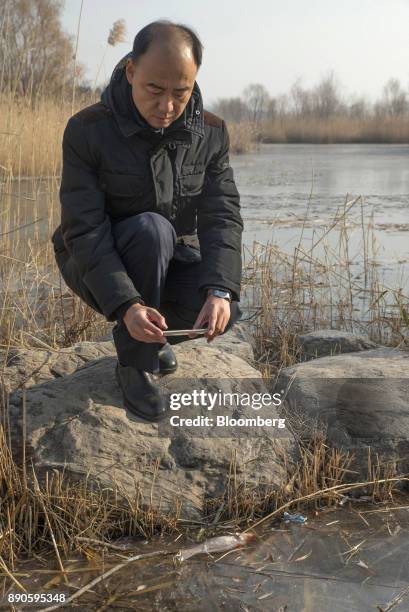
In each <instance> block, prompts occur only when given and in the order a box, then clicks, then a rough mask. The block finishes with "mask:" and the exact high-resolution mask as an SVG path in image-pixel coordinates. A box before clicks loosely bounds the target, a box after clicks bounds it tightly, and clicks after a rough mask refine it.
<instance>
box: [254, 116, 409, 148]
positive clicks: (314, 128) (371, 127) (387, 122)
mask: <svg viewBox="0 0 409 612" xmlns="http://www.w3.org/2000/svg"><path fill="white" fill-rule="evenodd" d="M258 138H259V139H260V140H261V141H262V142H270V143H280V142H281V143H286V142H287V143H316V144H328V143H348V142H349V143H395V144H402V143H408V142H409V117H385V118H382V119H377V118H373V117H369V118H366V119H353V118H350V117H333V118H331V119H329V120H323V119H302V118H292V117H284V118H282V119H279V120H276V121H273V122H264V123H263V124H262V125H261V126H260V129H259V135H258Z"/></svg>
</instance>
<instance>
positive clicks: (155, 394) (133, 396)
mask: <svg viewBox="0 0 409 612" xmlns="http://www.w3.org/2000/svg"><path fill="white" fill-rule="evenodd" d="M115 374H116V377H117V380H118V384H119V386H120V388H121V389H122V394H123V398H124V404H125V407H126V408H128V410H129V411H130V412H132V413H133V414H135V415H136V416H138V417H140V418H141V419H145V420H146V421H160V420H162V419H164V418H165V417H166V416H167V414H168V405H169V402H168V398H167V396H165V395H164V394H163V393H162V391H161V389H160V387H159V386H158V385H157V384H155V382H154V381H153V378H152V375H151V374H149V372H145V371H144V370H137V369H136V368H133V367H131V366H124V365H122V364H120V363H119V361H118V362H117V364H116V369H115Z"/></svg>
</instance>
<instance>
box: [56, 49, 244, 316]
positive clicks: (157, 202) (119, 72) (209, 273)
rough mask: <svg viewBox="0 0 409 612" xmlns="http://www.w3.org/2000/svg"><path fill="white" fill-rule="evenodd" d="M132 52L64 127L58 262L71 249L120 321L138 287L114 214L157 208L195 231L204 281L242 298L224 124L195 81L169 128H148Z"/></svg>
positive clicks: (106, 310) (237, 217)
mask: <svg viewBox="0 0 409 612" xmlns="http://www.w3.org/2000/svg"><path fill="white" fill-rule="evenodd" d="M127 57H128V56H126V57H125V58H124V59H123V60H121V62H120V63H119V64H118V66H117V67H116V69H115V70H114V72H113V75H112V77H111V81H110V84H109V85H108V87H107V88H106V90H105V91H104V92H103V94H102V97H101V102H99V103H97V104H94V105H92V106H90V107H88V108H85V109H83V110H82V111H80V112H79V113H77V114H76V115H74V116H73V117H71V118H70V120H69V121H68V124H67V127H66V129H65V132H64V138H63V170H62V182H61V189H60V200H61V225H60V226H59V227H58V228H57V229H56V231H55V232H54V234H53V236H52V240H53V244H54V250H55V252H56V255H57V262H58V261H61V260H66V258H67V257H72V258H73V261H74V262H75V267H76V270H77V272H78V273H79V275H80V278H81V279H82V281H83V283H84V284H85V285H86V287H87V289H88V290H89V291H90V292H91V294H92V295H93V297H94V299H95V301H96V302H97V303H98V305H99V306H100V310H101V311H102V312H103V314H104V315H105V316H106V318H107V319H108V320H110V321H112V320H114V319H115V311H116V310H117V309H118V307H119V306H121V305H122V304H124V303H125V302H128V301H129V300H132V299H134V298H137V297H140V296H139V294H138V291H137V290H136V289H135V287H134V285H133V284H132V282H131V280H130V278H129V277H128V275H127V273H126V270H125V267H124V265H123V263H122V260H121V259H120V257H119V254H118V253H117V251H116V250H115V246H114V242H113V237H112V233H111V223H112V222H114V221H115V219H123V218H126V217H128V216H131V215H135V214H138V213H141V212H144V211H155V212H157V213H160V214H161V215H163V216H165V217H166V218H167V219H168V220H169V221H170V222H171V223H172V225H173V227H174V228H175V230H176V234H177V235H178V236H182V235H187V234H195V233H196V232H197V238H198V242H199V246H200V253H201V257H202V261H203V266H202V270H203V274H202V278H201V279H200V287H199V290H200V291H205V289H206V287H222V288H226V289H229V290H230V291H231V293H232V296H233V300H237V301H238V300H240V283H241V265H242V264H241V235H242V230H243V222H242V218H241V214H240V203H239V202H240V197H239V193H238V191H237V188H236V185H235V182H234V178H233V171H232V169H231V167H230V165H229V137H228V133H227V130H226V126H225V123H224V121H223V120H222V119H220V118H219V117H217V116H216V115H213V114H212V113H209V112H207V111H205V110H204V109H203V102H202V96H201V93H200V89H199V87H198V85H197V83H195V86H194V89H193V92H192V95H191V97H190V100H189V102H188V104H187V106H186V108H185V111H184V113H183V114H182V115H181V117H179V118H178V119H177V120H176V121H174V122H173V123H172V124H171V125H170V126H169V127H167V128H163V129H159V130H155V129H154V128H152V127H150V126H149V124H148V123H147V122H146V121H145V120H144V119H143V118H142V116H141V115H140V114H139V112H138V110H137V108H136V106H135V104H134V103H133V100H132V94H131V87H130V85H129V83H128V82H127V80H126V76H125V69H124V66H125V63H126V59H127ZM64 256H65V257H64ZM66 280H67V281H68V284H70V283H69V279H66Z"/></svg>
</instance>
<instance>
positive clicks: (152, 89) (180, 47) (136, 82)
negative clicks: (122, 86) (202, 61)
mask: <svg viewBox="0 0 409 612" xmlns="http://www.w3.org/2000/svg"><path fill="white" fill-rule="evenodd" d="M196 75H197V67H196V64H195V61H194V58H193V54H192V51H191V49H189V47H188V46H186V45H185V44H175V45H174V46H172V47H171V48H170V47H169V46H166V47H165V46H164V45H161V44H155V43H152V44H151V46H150V47H149V49H148V51H147V52H146V53H144V54H143V55H142V56H141V57H140V58H139V59H138V62H137V64H136V65H135V64H134V63H133V62H132V60H128V63H127V66H126V76H127V79H128V82H129V83H130V85H131V86H132V98H133V101H134V103H135V105H136V107H137V109H138V110H139V112H140V113H141V115H142V117H143V118H144V119H145V121H147V122H148V123H149V125H150V126H151V127H153V128H156V129H159V128H166V127H168V126H169V125H170V124H171V123H173V122H174V121H175V120H176V119H177V118H178V117H180V115H181V114H182V113H183V111H184V110H185V107H186V104H187V103H188V101H189V98H190V96H191V93H192V90H193V86H194V83H195V79H196Z"/></svg>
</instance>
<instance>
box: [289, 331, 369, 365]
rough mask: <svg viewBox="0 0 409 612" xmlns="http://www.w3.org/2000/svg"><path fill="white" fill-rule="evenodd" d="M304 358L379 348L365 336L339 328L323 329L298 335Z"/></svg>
mask: <svg viewBox="0 0 409 612" xmlns="http://www.w3.org/2000/svg"><path fill="white" fill-rule="evenodd" d="M298 341H299V345H300V349H301V356H302V358H303V359H316V358H317V357H325V356H326V355H339V354H341V353H353V352H355V351H366V350H369V349H374V348H377V345H376V344H375V343H374V342H372V341H371V340H368V339H367V338H365V337H364V336H360V335H357V334H353V333H351V332H346V331H341V330H337V329H322V330H317V331H313V332H310V333H308V334H302V335H300V336H299V337H298Z"/></svg>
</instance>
